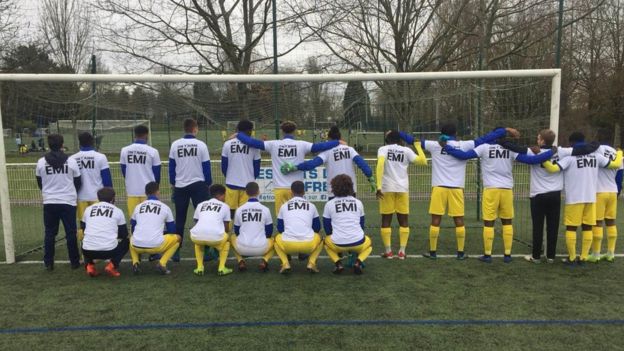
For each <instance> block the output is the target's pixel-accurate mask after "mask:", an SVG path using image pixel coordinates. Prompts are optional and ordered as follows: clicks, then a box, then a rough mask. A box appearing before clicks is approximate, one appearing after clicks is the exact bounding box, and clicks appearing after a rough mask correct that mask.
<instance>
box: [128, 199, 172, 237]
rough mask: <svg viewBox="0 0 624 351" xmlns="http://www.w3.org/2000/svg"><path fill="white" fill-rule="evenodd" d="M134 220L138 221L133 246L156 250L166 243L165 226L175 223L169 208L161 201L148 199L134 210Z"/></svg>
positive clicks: (133, 234) (133, 235)
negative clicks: (164, 236)
mask: <svg viewBox="0 0 624 351" xmlns="http://www.w3.org/2000/svg"><path fill="white" fill-rule="evenodd" d="M132 219H133V220H135V221H136V226H135V227H134V232H132V245H134V246H136V247H142V248H154V247H159V246H160V245H162V243H163V241H165V239H164V238H163V234H165V224H166V223H168V222H173V214H172V213H171V209H170V208H169V206H167V205H165V204H164V203H162V202H161V201H159V200H151V199H147V200H145V201H143V202H141V204H140V205H138V206H137V207H135V208H134V213H132Z"/></svg>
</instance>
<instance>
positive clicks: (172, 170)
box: [169, 158, 176, 186]
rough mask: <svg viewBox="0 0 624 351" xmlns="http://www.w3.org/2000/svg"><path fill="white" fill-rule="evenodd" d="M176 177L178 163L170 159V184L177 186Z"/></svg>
mask: <svg viewBox="0 0 624 351" xmlns="http://www.w3.org/2000/svg"><path fill="white" fill-rule="evenodd" d="M175 176H176V162H175V160H174V159H172V158H170V159H169V184H171V185H173V186H175V178H176V177H175Z"/></svg>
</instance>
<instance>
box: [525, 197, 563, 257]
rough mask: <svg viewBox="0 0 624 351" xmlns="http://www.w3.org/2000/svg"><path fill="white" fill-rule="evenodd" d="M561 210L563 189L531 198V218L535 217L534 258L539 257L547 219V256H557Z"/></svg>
mask: <svg viewBox="0 0 624 351" xmlns="http://www.w3.org/2000/svg"><path fill="white" fill-rule="evenodd" d="M560 211H561V191H553V192H550V193H544V194H539V195H536V196H534V197H532V198H531V218H532V219H533V258H535V259H539V258H540V256H541V253H542V241H543V239H544V220H546V257H548V258H552V259H554V258H555V254H556V252H557V236H558V235H559V216H560V213H561V212H560Z"/></svg>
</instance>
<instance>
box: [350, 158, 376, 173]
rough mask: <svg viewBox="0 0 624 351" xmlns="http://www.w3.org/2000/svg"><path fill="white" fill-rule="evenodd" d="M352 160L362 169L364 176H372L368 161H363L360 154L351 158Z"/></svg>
mask: <svg viewBox="0 0 624 351" xmlns="http://www.w3.org/2000/svg"><path fill="white" fill-rule="evenodd" d="M353 162H355V164H356V165H357V166H358V167H359V168H360V169H361V170H362V173H364V175H365V176H366V178H370V177H372V176H373V170H372V169H371V168H370V166H369V165H368V163H366V161H364V159H363V158H362V156H360V155H357V156H355V157H354V158H353Z"/></svg>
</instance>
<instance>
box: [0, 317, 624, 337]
mask: <svg viewBox="0 0 624 351" xmlns="http://www.w3.org/2000/svg"><path fill="white" fill-rule="evenodd" d="M345 325H346V326H378V325H405V326H507V325H526V326H536V325H560V326H576V325H624V319H585V320H584V319H578V320H575V319H553V320H533V319H516V320H496V319H493V320H488V319H486V320H461V319H448V320H447V319H407V320H357V319H355V320H333V321H332V320H293V321H266V322H262V321H259V322H208V323H170V324H164V323H163V324H128V325H88V326H67V327H32V328H28V327H26V328H12V329H0V334H35V333H61V332H83V331H117V330H121V331H126V330H163V329H209V328H249V327H252V328H253V327H282V326H345Z"/></svg>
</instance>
